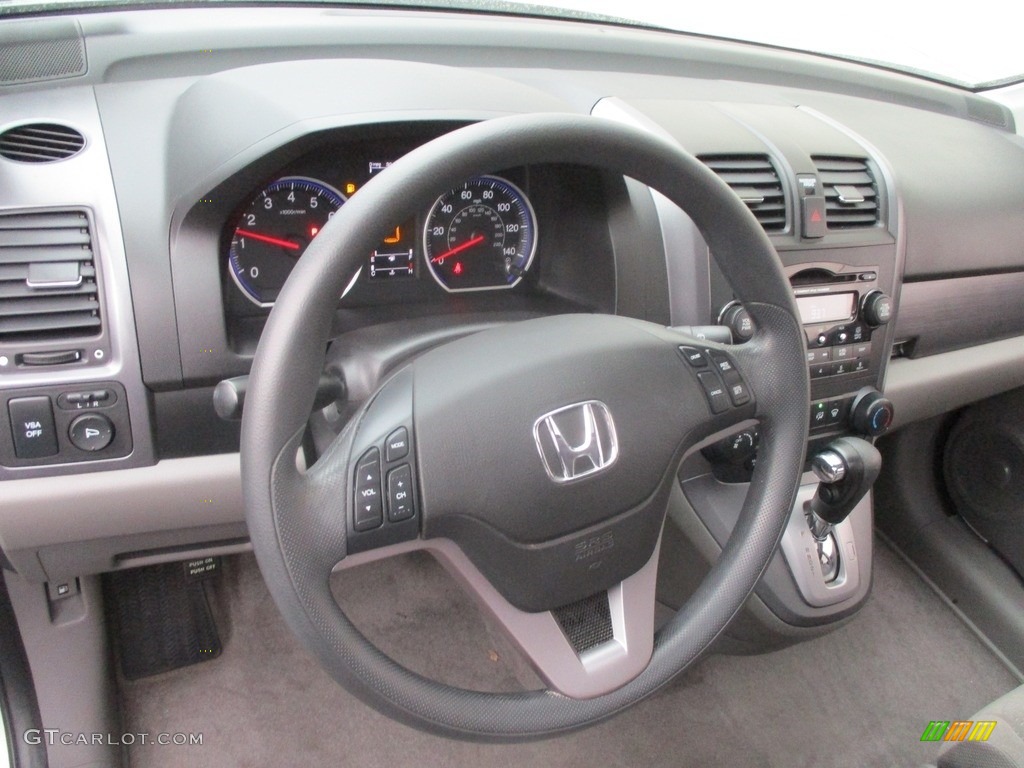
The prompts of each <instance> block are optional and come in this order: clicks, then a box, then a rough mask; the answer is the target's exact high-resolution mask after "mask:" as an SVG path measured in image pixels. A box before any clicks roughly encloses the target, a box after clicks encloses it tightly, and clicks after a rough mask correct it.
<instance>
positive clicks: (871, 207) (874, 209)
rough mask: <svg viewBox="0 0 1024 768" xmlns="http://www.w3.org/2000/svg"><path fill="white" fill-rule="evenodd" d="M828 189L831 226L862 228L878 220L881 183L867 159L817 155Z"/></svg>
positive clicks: (828, 216)
mask: <svg viewBox="0 0 1024 768" xmlns="http://www.w3.org/2000/svg"><path fill="white" fill-rule="evenodd" d="M812 160H814V165H815V167H817V169H818V177H819V179H820V181H821V185H822V187H823V188H824V190H825V223H826V224H827V225H828V228H829V229H833V230H834V229H858V228H861V227H873V226H875V224H877V223H878V186H877V185H876V184H875V177H874V175H873V174H872V172H871V168H870V167H869V166H868V164H867V161H866V160H862V159H860V158H854V157H814V158H812Z"/></svg>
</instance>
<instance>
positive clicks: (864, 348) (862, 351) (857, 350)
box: [853, 341, 871, 360]
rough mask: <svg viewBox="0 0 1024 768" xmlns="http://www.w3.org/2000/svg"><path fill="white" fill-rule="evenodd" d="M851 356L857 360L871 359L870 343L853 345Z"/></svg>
mask: <svg viewBox="0 0 1024 768" xmlns="http://www.w3.org/2000/svg"><path fill="white" fill-rule="evenodd" d="M853 356H854V357H855V358H856V359H858V360H860V359H862V358H867V357H871V342H870V341H868V342H865V343H863V344H854V345H853Z"/></svg>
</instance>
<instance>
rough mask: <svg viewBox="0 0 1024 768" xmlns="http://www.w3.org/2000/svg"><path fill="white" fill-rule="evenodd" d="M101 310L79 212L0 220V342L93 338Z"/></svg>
mask: <svg viewBox="0 0 1024 768" xmlns="http://www.w3.org/2000/svg"><path fill="white" fill-rule="evenodd" d="M99 332H100V305H99V298H98V292H97V288H96V268H95V266H94V264H93V251H92V236H91V234H90V231H89V219H88V217H87V216H86V215H85V213H84V212H82V211H57V212H47V213H17V214H6V215H0V342H14V341H44V340H49V339H61V340H63V339H72V338H81V337H87V336H96V335H97V334H99Z"/></svg>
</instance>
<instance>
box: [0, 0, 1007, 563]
mask: <svg viewBox="0 0 1024 768" xmlns="http://www.w3.org/2000/svg"><path fill="white" fill-rule="evenodd" d="M0 32H2V34H3V36H4V37H5V38H6V39H9V40H15V41H18V44H19V45H21V46H23V47H24V50H25V51H26V56H25V57H24V60H23V61H22V63H21V64H19V66H18V67H10V66H8V67H7V69H6V70H4V71H0V114H2V115H3V118H2V120H0V264H2V265H4V266H3V267H2V270H3V271H2V273H0V274H2V276H3V280H5V281H7V282H4V283H3V284H2V285H3V286H4V287H3V291H4V292H2V293H0V318H2V319H0V366H2V367H0V394H2V398H0V399H2V400H3V407H2V409H0V411H2V418H3V422H2V424H0V482H2V483H3V491H4V493H3V494H2V496H3V500H2V501H0V543H2V546H3V551H4V553H5V556H6V558H7V559H8V561H9V562H10V564H11V565H12V566H13V567H14V568H15V569H16V570H18V571H19V572H20V573H22V574H23V575H25V576H26V577H27V578H29V579H32V580H36V581H53V580H60V579H62V578H67V577H68V576H73V575H79V574H85V573H98V572H103V571H108V570H112V569H116V568H123V567H130V566H133V565H138V564H140V563H146V562H154V561H160V560H161V559H167V558H174V557H179V558H180V557H181V556H183V553H188V552H192V551H233V550H236V549H238V548H244V547H245V546H246V544H245V542H246V530H245V525H244V522H243V514H242V506H241V496H240V489H239V480H238V458H237V450H238V439H239V437H238V435H239V432H238V425H237V423H231V422H225V421H223V420H221V419H219V418H218V417H217V416H216V414H215V412H214V408H213V398H212V393H213V388H214V386H215V385H216V384H217V383H218V382H220V381H221V380H224V379H229V378H232V377H238V376H244V375H245V374H246V373H247V372H248V370H249V367H250V365H251V362H252V357H253V354H254V352H255V349H256V345H257V344H258V341H259V338H260V333H261V330H262V329H263V326H264V325H265V323H266V321H267V317H268V314H269V312H270V310H271V305H272V304H273V301H274V299H275V297H276V293H277V291H278V290H279V289H280V287H281V285H282V284H283V282H284V280H285V279H286V277H287V274H288V271H289V269H290V265H291V264H292V263H294V259H295V258H297V257H300V256H301V252H302V251H303V250H304V249H305V247H306V246H307V245H308V242H309V241H311V240H312V239H313V238H314V237H315V236H316V234H317V233H318V231H319V229H320V228H322V227H323V226H324V225H325V223H326V222H327V221H329V220H330V215H331V213H332V212H333V211H335V210H337V209H338V208H339V207H340V206H342V205H344V204H345V201H346V200H347V199H348V198H350V197H351V196H352V195H358V194H359V190H360V189H361V188H363V186H365V185H367V184H370V183H373V179H374V177H376V176H378V175H384V174H386V173H387V167H388V165H389V163H391V162H393V161H395V160H396V159H398V158H400V157H401V156H402V155H404V154H405V153H407V152H409V151H411V150H412V149H414V148H415V147H417V146H420V145H422V144H423V143H425V142H427V141H429V140H431V139H432V138H435V137H437V136H440V135H442V134H445V133H447V132H448V131H450V130H452V129H454V128H457V127H459V126H462V125H466V124H469V123H473V122H477V121H480V120H486V119H489V118H493V117H498V116H502V115H508V114H516V113H527V112H536V113H541V112H570V113H576V114H590V115H594V116H595V117H597V118H601V119H607V120H616V121H620V122H625V123H628V124H630V125H632V126H634V127H637V128H639V129H641V130H645V131H649V132H651V133H653V134H655V135H658V136H660V137H662V138H664V139H665V140H667V141H671V142H673V143H676V144H678V145H680V146H682V147H683V148H684V149H686V150H687V151H689V152H691V153H692V154H694V155H695V156H697V157H698V158H699V159H701V160H702V161H704V162H705V163H706V164H707V165H708V166H709V167H711V168H712V170H714V171H715V172H716V173H718V174H719V175H720V176H721V177H722V179H723V180H724V181H725V182H726V183H727V184H729V185H730V186H731V187H733V189H734V190H735V191H736V192H737V194H738V195H740V197H741V198H742V199H743V200H744V202H746V203H747V206H748V208H749V209H750V210H751V212H752V213H753V214H754V216H755V217H756V218H757V219H758V220H759V221H760V222H761V224H762V226H763V227H764V230H765V232H766V234H767V236H768V237H769V239H770V240H771V242H772V244H773V245H774V246H775V248H776V251H777V252H778V254H779V257H780V259H781V261H782V264H783V266H784V268H785V271H786V274H787V275H788V276H789V277H790V280H791V283H792V285H793V288H794V292H795V294H796V296H797V297H798V299H797V301H798V305H799V307H800V310H801V314H802V319H803V322H804V324H805V330H806V333H807V339H808V366H809V372H810V374H811V380H812V402H810V403H808V404H807V405H808V418H809V429H810V440H811V444H812V445H813V444H814V441H815V440H819V439H826V438H828V437H830V436H834V435H836V434H840V433H844V432H848V431H850V430H852V429H854V426H855V424H854V422H855V420H856V417H857V416H856V414H855V410H856V407H855V406H856V405H857V403H858V402H859V401H858V398H859V397H860V396H861V394H862V393H863V392H864V391H865V390H867V389H870V390H877V391H878V392H883V393H884V394H885V395H886V396H887V397H888V398H889V399H890V400H892V401H893V402H894V403H895V404H896V408H895V419H896V421H895V423H894V426H899V425H900V424H904V423H908V422H910V421H913V420H916V419H921V418H925V417H927V416H929V415H934V414H935V413H939V412H943V411H947V410H950V409H952V408H955V407H958V406H959V405H963V404H965V403H967V402H971V401H973V400H977V399H981V398H983V397H986V396H989V395H991V394H994V393H996V392H999V391H1004V390H1006V389H1010V388H1011V387H1013V386H1015V385H1016V384H1017V383H1019V381H1020V376H1021V375H1022V373H1024V371H1022V365H1021V361H1022V360H1024V354H1021V349H1022V347H1021V345H1022V343H1024V302H1020V301H1019V297H1020V294H1021V291H1022V290H1024V251H1022V250H1021V247H1020V243H1021V242H1024V218H1022V217H1021V216H1020V211H1021V210H1022V209H1024V188H1022V187H1021V185H1020V184H1019V179H1020V178H1021V177H1022V175H1024V145H1022V142H1021V140H1020V137H1019V136H1018V135H1017V134H1016V133H1015V123H1014V120H1013V115H1012V114H1011V113H1010V111H1009V110H1007V109H1006V108H1004V107H1002V106H1000V105H998V104H996V103H995V102H992V101H990V100H987V99H985V98H984V97H982V96H978V95H975V94H972V93H969V92H966V91H961V90H958V89H954V88H951V87H947V86H943V85H939V84H936V83H930V82H926V81H923V80H917V79H914V78H910V77H906V76H902V75H899V74H895V73H892V72H884V71H881V70H876V69H871V68H868V67H864V66H860V65H856V64H851V63H844V62H841V61H836V60H828V59H822V58H818V57H813V56H810V55H806V54H800V53H794V52H786V51H772V50H767V49H762V48H758V47H756V46H749V45H743V44H738V43H728V42H723V41H712V40H706V39H701V38H690V37H686V36H682V35H677V34H673V33H667V32H658V31H651V30H637V29H628V28H622V27H616V26H612V25H603V24H592V23H582V22H555V21H552V20H545V19H529V18H517V19H511V18H503V17H500V16H491V15H486V14H466V13H459V14H457V13H443V12H426V11H387V10H373V9H363V10H359V9H345V10H341V9H329V8H289V9H281V8H270V7H268V8H260V9H258V10H256V9H233V8H215V9H163V10H144V11H120V12H118V11H113V12H101V13H89V14H81V15H79V16H74V17H70V16H69V17H60V16H39V17H36V18H25V19H4V20H0ZM55 49H59V50H66V51H68V52H69V55H68V57H67V61H66V62H65V63H64V64H60V65H57V64H55V63H54V62H53V61H52V59H51V57H50V56H49V54H50V53H51V52H52V51H53V50H55ZM5 66H7V65H5ZM40 126H42V128H43V134H38V133H36V134H33V131H34V130H36V129H38V128H40ZM53 126H56V127H57V129H58V133H60V132H63V133H62V134H61V135H62V136H64V139H69V140H70V141H71V142H72V144H74V143H75V141H78V144H77V145H76V148H74V149H73V151H69V153H65V154H58V155H57V156H54V157H48V158H45V159H46V160H52V161H44V162H25V158H24V157H22V156H19V155H18V152H20V151H21V150H20V149H19V147H20V146H21V145H22V144H23V143H24V141H26V140H28V141H29V144H30V145H31V146H37V145H38V144H39V142H42V143H43V144H46V142H47V141H48V139H39V138H38V136H39V135H43V136H47V135H49V134H47V133H46V131H47V130H50V129H51V128H52V127H53ZM33 136H35V138H33ZM76 136H77V139H75V137H76ZM64 139H61V141H64ZM33 142H35V144H33ZM965 147H969V148H970V151H963V150H964V148H965ZM58 152H65V150H64V149H60V150H58ZM33 237H34V238H35V239H31V238H33ZM26 238H29V240H26ZM26 248H30V249H32V253H33V254H39V253H44V254H49V255H44V256H43V257H42V258H41V260H39V263H36V262H34V261H32V260H31V259H28V260H25V259H24V258H23V257H24V256H25V253H24V252H25V249H26ZM48 248H51V249H56V250H50V251H47V250H46V249H48ZM69 248H73V249H75V250H76V255H74V256H68V255H67V253H68V251H67V249H69ZM82 254H85V255H84V256H83V255H82ZM712 257H713V254H709V252H708V249H707V246H706V244H705V243H704V241H703V238H702V236H701V233H700V232H699V231H698V230H697V229H696V227H695V226H694V225H693V223H692V222H691V221H690V219H689V218H688V217H687V216H686V215H685V213H683V212H682V211H680V210H679V209H678V208H675V207H674V206H672V205H671V204H669V203H667V201H666V200H665V198H663V197H661V196H660V195H658V194H657V193H652V192H651V191H650V190H649V189H647V188H646V187H643V186H642V185H640V184H638V183H637V182H635V181H634V180H632V179H630V178H629V177H628V176H627V177H624V176H615V175H612V174H608V173H606V172H603V171H598V170H595V169H593V168H590V167H584V166H578V165H568V164H564V163H561V162H559V160H558V158H551V160H550V162H544V163H536V164H531V165H519V166H513V167H510V168H496V169H493V172H491V173H488V174H487V175H486V176H484V177H482V178H472V179H466V182H465V184H464V185H463V186H462V187H459V188H456V189H454V190H449V191H445V190H439V191H438V197H437V199H436V201H435V202H434V203H433V204H432V205H428V206H426V207H422V206H421V207H418V208H415V209H410V210H408V211H407V213H406V215H405V216H404V217H401V218H398V219H395V220H393V221H392V220H389V221H382V222H381V242H380V246H379V247H378V248H377V249H375V250H374V251H373V252H371V253H367V254H365V257H364V258H363V260H362V268H361V269H360V270H359V271H358V272H357V273H356V274H355V275H353V276H352V277H351V281H350V282H349V288H348V290H346V292H345V293H344V295H343V296H341V297H339V305H338V311H337V313H336V317H335V330H336V342H335V345H334V347H335V350H336V352H337V355H335V359H336V360H338V359H340V358H343V357H345V355H348V356H349V357H352V356H353V355H354V351H359V352H363V353H366V355H364V360H365V359H367V357H368V359H369V362H365V363H364V364H362V365H361V366H358V367H354V368H353V367H350V368H345V364H344V363H343V362H338V363H337V368H336V373H338V374H339V375H340V376H341V377H342V378H343V379H344V384H345V387H346V391H347V393H348V398H349V402H350V403H352V404H355V403H358V402H359V400H360V398H361V397H365V396H367V395H368V394H369V393H370V392H372V391H373V389H374V386H375V384H376V383H378V382H379V381H380V380H381V378H382V377H384V376H386V375H387V373H388V372H390V371H392V370H394V368H395V367H396V366H398V365H399V364H400V363H401V362H403V361H405V360H408V359H409V358H410V357H411V356H413V355H415V354H416V353H417V352H418V351H422V350H423V349H425V348H429V346H430V345H432V344H437V343H440V342H441V341H443V340H444V339H448V338H453V337H455V336H457V335H459V334H462V333H468V332H471V331H472V330H474V329H480V328H483V327H488V326H489V325H492V324H495V323H500V322H507V321H509V320H515V319H521V318H527V317H536V316H540V315H550V314H560V313H577V312H582V313H615V314H620V315H626V316H630V317H635V318H639V319H643V320H650V321H653V322H657V323H660V324H662V325H665V326H676V327H683V328H687V329H689V330H691V331H693V332H696V333H698V334H711V335H710V336H708V338H720V339H725V340H729V341H735V342H741V341H743V339H744V338H745V336H746V335H749V332H750V330H751V329H750V328H749V327H747V326H746V325H745V323H746V322H747V321H745V320H744V314H743V312H742V307H741V306H738V305H736V303H735V300H734V299H735V297H734V296H733V294H732V291H731V289H730V287H729V286H728V284H727V283H725V281H724V279H723V278H722V276H721V274H720V273H719V271H718V269H717V267H716V266H715V263H714V260H713V258H712ZM46 264H57V265H63V266H58V267H55V268H52V269H51V268H47V267H46V266H45V265H46ZM68 265H72V266H68ZM40 297H45V299H46V300H47V301H51V300H54V299H57V298H60V299H61V301H68V302H70V303H68V304H61V305H60V306H59V307H58V308H57V309H56V310H52V309H36V308H33V309H26V307H29V306H30V305H31V306H32V307H38V306H41V303H40V302H38V299H39V298H40ZM33 302H36V303H33ZM76 313H77V314H76ZM37 315H43V316H46V317H56V318H57V320H55V321H54V323H53V324H52V325H44V326H39V325H33V324H32V323H29V322H28V320H26V318H28V319H31V318H32V317H35V316H37ZM66 318H72V321H71V322H70V324H68V323H63V322H62V321H63V319H66ZM723 334H724V336H723ZM374 349H376V350H378V351H380V350H386V352H380V354H379V355H378V356H377V357H374V356H373V354H371V353H370V352H369V350H374ZM346 407H347V406H344V405H340V406H339V405H332V406H329V407H328V408H326V409H325V410H324V413H323V414H322V415H321V416H322V418H321V423H320V424H319V428H321V429H323V430H328V432H329V431H330V430H331V429H332V428H334V427H336V425H337V424H338V423H342V422H343V421H344V418H345V414H346ZM19 423H20V424H21V425H22V426H23V427H27V428H25V429H22V428H20V427H19V426H18V425H19ZM885 426H886V427H888V426H889V424H886V425H885ZM28 432H32V433H35V432H38V433H39V434H37V435H35V436H34V437H28V436H26V434H27V433H28ZM22 433H25V434H22ZM748 437H749V440H748V439H747V438H746V437H745V438H743V439H742V440H740V441H739V442H737V441H735V440H734V441H733V442H732V443H731V445H734V446H735V447H736V449H737V450H738V451H739V452H738V453H735V454H733V453H731V450H732V449H731V448H730V447H729V445H723V446H719V447H718V448H717V449H716V450H717V451H718V454H717V455H718V458H717V459H716V458H715V452H714V451H712V453H711V458H710V459H707V461H709V462H710V465H714V467H716V468H717V469H719V470H720V469H721V467H723V466H725V467H727V468H726V469H725V470H722V472H724V474H721V473H720V474H721V477H720V478H719V479H725V480H729V479H736V478H737V477H738V478H740V479H742V477H743V472H742V466H743V464H744V463H745V462H746V461H748V460H749V458H750V456H749V453H748V452H747V451H746V448H747V447H749V446H751V445H753V443H754V442H755V436H754V435H752V434H751V435H748ZM325 439H326V438H325ZM26 440H27V441H28V443H30V444H31V445H26V444H25V441H26ZM33 440H36V441H37V442H32V441H33ZM744 440H746V442H744ZM740 449H742V450H740ZM728 467H732V468H731V469H729V468H728ZM737 467H739V468H740V469H736V468H737ZM706 469H707V466H702V467H701V468H698V469H695V470H694V471H695V472H696V473H697V474H699V473H700V472H702V471H704V470H706ZM142 500H144V503H140V502H141V501H142Z"/></svg>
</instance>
